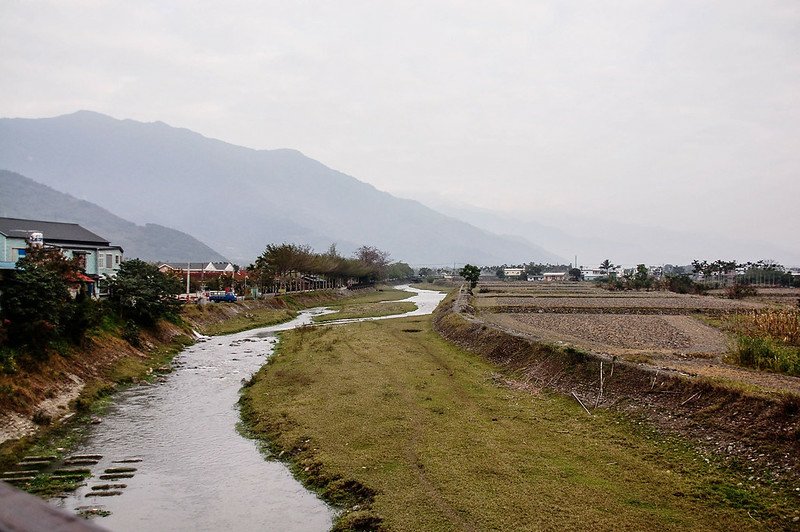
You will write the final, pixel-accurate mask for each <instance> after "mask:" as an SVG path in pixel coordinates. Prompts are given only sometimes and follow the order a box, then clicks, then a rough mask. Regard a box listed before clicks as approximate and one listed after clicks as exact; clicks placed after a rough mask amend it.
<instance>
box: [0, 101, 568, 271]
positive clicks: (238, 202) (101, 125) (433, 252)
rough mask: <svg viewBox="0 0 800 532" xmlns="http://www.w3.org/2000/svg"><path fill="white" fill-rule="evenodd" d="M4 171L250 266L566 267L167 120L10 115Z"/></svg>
mask: <svg viewBox="0 0 800 532" xmlns="http://www.w3.org/2000/svg"><path fill="white" fill-rule="evenodd" d="M0 167H4V168H8V169H11V170H14V171H17V172H20V173H22V174H24V175H27V176H30V177H32V178H34V179H36V180H37V181H40V182H42V183H45V184H47V185H49V186H52V187H53V188H56V189H58V190H62V191H65V192H68V193H70V194H73V195H75V196H77V197H81V198H86V199H90V200H91V201H93V202H96V203H97V204H99V205H101V206H103V207H105V208H107V209H109V210H111V211H113V212H115V213H118V214H119V215H120V216H123V217H124V218H127V219H130V220H133V221H135V222H138V223H142V222H143V221H145V220H147V221H153V222H157V223H160V224H164V225H169V226H173V227H176V228H178V229H181V230H183V231H187V232H189V233H191V234H193V235H196V236H197V237H198V238H200V239H201V240H203V241H205V242H208V243H209V244H210V245H211V246H212V247H214V248H215V249H217V250H219V251H220V252H221V253H223V254H224V255H226V256H228V257H229V258H231V259H234V260H237V261H240V262H246V261H250V260H252V259H253V258H254V257H255V256H256V255H257V254H259V253H260V252H261V251H262V250H263V248H264V246H265V245H266V244H267V243H270V242H282V241H294V242H298V243H308V244H310V245H311V246H313V247H314V248H315V249H318V250H322V249H325V248H327V246H328V245H329V244H331V243H332V242H335V243H336V244H337V246H338V247H339V249H340V251H342V252H344V253H349V252H351V251H352V250H354V249H355V247H357V246H359V245H361V244H369V245H375V246H378V247H380V248H382V249H385V250H387V251H389V252H390V253H391V254H392V256H393V257H394V258H395V259H402V260H405V261H409V262H412V263H416V264H436V263H445V264H446V263H452V262H459V263H461V262H476V263H483V264H493V263H503V262H519V261H523V260H524V261H529V260H539V261H550V260H557V257H555V256H554V255H553V254H551V253H549V252H548V251H546V250H544V249H542V248H541V247H539V246H536V245H534V244H530V243H529V242H524V241H523V242H521V241H519V240H515V239H509V238H506V237H502V236H498V235H495V234H491V233H489V232H487V231H484V230H481V229H478V228H476V227H474V226H473V225H470V224H468V223H465V222H461V221H458V220H456V219H454V218H450V217H447V216H444V215H442V214H439V213H437V212H435V211H434V210H432V209H430V208H428V207H425V206H423V205H422V204H420V203H418V202H415V201H411V200H404V199H399V198H396V197H394V196H392V195H390V194H387V193H385V192H381V191H379V190H377V189H375V188H374V187H372V186H371V185H368V184H365V183H363V182H361V181H358V180H357V179H355V178H353V177H350V176H348V175H345V174H343V173H341V172H337V171H335V170H332V169H330V168H328V167H326V166H325V165H323V164H321V163H319V162H317V161H314V160H313V159H310V158H308V157H306V156H304V155H303V154H301V153H300V152H297V151H295V150H286V149H280V150H253V149H249V148H243V147H240V146H234V145H232V144H227V143H225V142H222V141H219V140H214V139H209V138H206V137H203V136H202V135H200V134H198V133H194V132H192V131H189V130H186V129H178V128H173V127H170V126H168V125H166V124H163V123H160V122H156V123H141V122H136V121H133V120H116V119H113V118H110V117H107V116H104V115H101V114H98V113H92V112H88V111H81V112H77V113H74V114H71V115H65V116H60V117H56V118H46V119H0ZM529 236H530V235H529ZM530 237H531V238H532V239H535V238H534V237H533V236H530Z"/></svg>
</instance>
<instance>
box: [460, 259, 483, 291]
mask: <svg viewBox="0 0 800 532" xmlns="http://www.w3.org/2000/svg"><path fill="white" fill-rule="evenodd" d="M458 274H459V275H460V276H461V277H463V278H464V280H466V281H468V282H469V287H470V288H475V287H476V286H477V285H478V279H479V278H480V276H481V269H480V268H478V267H477V266H473V265H472V264H465V265H464V267H463V268H461V270H460V271H459V272H458Z"/></svg>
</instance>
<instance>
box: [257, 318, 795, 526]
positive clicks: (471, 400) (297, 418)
mask: <svg viewBox="0 0 800 532" xmlns="http://www.w3.org/2000/svg"><path fill="white" fill-rule="evenodd" d="M505 383H506V381H505V380H504V378H503V376H502V375H501V374H499V373H498V369H497V367H495V366H493V365H491V364H489V363H488V362H486V361H485V360H484V359H482V358H480V357H478V356H476V355H473V354H470V353H468V352H465V351H463V350H461V349H459V348H457V347H455V346H453V345H452V344H450V343H448V342H446V341H444V340H443V339H442V338H441V337H439V336H438V335H437V334H436V333H435V332H434V331H432V329H431V325H430V318H429V317H416V318H404V319H397V320H385V321H379V322H363V323H358V324H352V325H346V326H342V327H325V328H313V329H298V330H295V331H291V332H287V333H285V334H284V335H283V336H282V341H281V344H280V345H279V348H278V352H277V353H276V355H275V356H274V357H273V359H271V361H270V362H269V364H268V365H267V366H265V367H264V368H262V370H261V371H260V372H259V373H258V374H257V375H256V376H255V377H254V378H253V380H252V381H251V383H250V384H249V385H248V387H247V388H246V389H245V391H244V394H243V397H242V410H243V416H244V417H245V419H246V420H247V421H248V423H249V425H250V427H251V428H252V429H253V431H254V432H255V433H256V434H257V435H260V437H262V438H263V439H265V440H266V441H267V442H268V443H269V444H270V445H271V446H272V448H273V450H274V451H275V452H276V453H280V454H279V456H281V457H282V458H287V459H288V461H289V463H290V465H291V467H292V468H293V471H294V473H295V474H296V475H297V476H298V477H299V478H301V479H302V480H303V481H304V482H305V483H306V484H307V485H309V486H311V487H313V488H315V489H317V490H319V492H320V493H321V494H322V495H323V497H325V498H326V499H327V500H329V501H332V502H334V503H336V504H339V505H342V506H344V507H346V510H345V511H344V513H343V514H342V515H341V516H340V518H339V520H338V522H337V525H336V526H337V527H339V528H342V529H348V528H357V527H358V526H371V527H376V526H383V527H385V528H388V529H393V530H448V529H463V530H484V529H500V530H537V529H582V530H597V529H606V530H610V529H614V530H656V529H658V530H687V529H690V530H719V529H758V528H761V527H763V526H765V524H766V525H767V526H769V525H775V524H776V522H775V521H769V520H770V519H775V517H774V516H775V515H776V514H777V513H783V514H784V515H785V514H786V511H785V508H786V507H787V506H788V504H787V503H785V502H783V500H782V499H779V498H778V497H777V496H772V495H769V494H768V493H765V492H764V491H762V490H761V488H751V487H750V486H749V485H747V482H746V481H744V482H745V484H744V485H743V484H741V483H740V482H741V480H740V479H738V478H736V477H734V476H732V475H731V474H729V473H727V472H725V471H723V470H722V469H719V468H717V467H716V466H714V465H708V464H706V462H705V461H704V460H703V459H702V458H701V457H699V456H698V455H697V454H695V453H694V452H693V451H691V450H689V448H688V446H686V445H685V444H684V443H681V442H680V441H676V440H666V439H662V438H660V437H658V436H657V435H656V434H654V433H651V432H648V431H646V430H643V429H641V428H639V427H637V426H635V425H634V424H631V423H629V422H627V421H625V420H624V419H622V418H621V417H619V416H618V415H615V414H613V413H609V412H596V413H595V415H593V416H588V415H587V414H586V413H585V412H584V411H583V410H582V409H581V407H580V406H579V405H577V404H576V403H575V401H573V400H572V399H569V398H565V397H562V396H555V395H544V394H542V395H531V394H530V392H526V391H520V390H515V389H513V388H511V387H509V386H507V385H506V384H505ZM789 514H790V517H789V519H791V512H789ZM788 523H790V521H783V520H781V521H779V522H778V525H779V526H780V525H784V526H785V524H788Z"/></svg>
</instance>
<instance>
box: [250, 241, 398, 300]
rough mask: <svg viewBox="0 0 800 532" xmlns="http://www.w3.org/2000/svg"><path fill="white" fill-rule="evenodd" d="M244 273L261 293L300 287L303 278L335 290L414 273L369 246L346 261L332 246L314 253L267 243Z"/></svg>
mask: <svg viewBox="0 0 800 532" xmlns="http://www.w3.org/2000/svg"><path fill="white" fill-rule="evenodd" d="M247 270H248V272H251V273H250V275H251V279H252V280H253V282H254V283H255V284H257V285H258V287H259V289H260V290H261V291H276V290H277V289H283V290H292V289H297V288H298V287H304V286H305V283H306V281H305V280H304V279H303V278H302V277H303V276H314V277H318V278H321V279H324V280H325V281H326V282H327V283H328V284H329V285H330V286H334V287H339V286H346V285H347V284H349V283H357V284H366V283H372V282H375V281H381V280H384V279H404V278H408V277H410V276H411V275H413V273H414V271H413V269H412V268H411V267H410V266H409V265H408V264H406V263H403V262H395V263H390V261H389V253H387V252H385V251H382V250H380V249H378V248H376V247H373V246H361V247H360V248H358V249H357V250H356V251H355V253H354V255H353V257H350V258H346V257H343V256H341V255H340V254H339V253H338V251H337V250H336V246H335V245H331V247H330V248H328V251H327V252H325V253H316V252H314V251H313V250H312V249H311V247H310V246H307V245H298V244H287V243H283V244H269V245H268V246H267V247H266V249H265V250H264V252H263V253H262V254H261V255H259V256H258V258H257V259H256V261H255V262H254V263H253V264H251V265H250V266H248V267H247Z"/></svg>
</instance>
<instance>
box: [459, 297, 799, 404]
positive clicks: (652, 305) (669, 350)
mask: <svg viewBox="0 0 800 532" xmlns="http://www.w3.org/2000/svg"><path fill="white" fill-rule="evenodd" d="M475 295H476V298H475V303H474V305H475V309H476V312H477V314H478V316H479V317H480V319H481V320H483V321H486V322H488V323H492V324H494V325H497V326H499V327H501V328H502V329H505V330H509V331H513V332H516V333H521V334H523V335H525V336H528V337H531V338H534V339H537V340H541V341H544V342H548V343H554V344H557V345H566V346H572V347H575V348H578V349H582V350H586V351H590V352H594V353H601V354H606V355H612V356H618V357H621V358H623V359H626V360H629V361H632V362H638V363H643V364H648V365H652V366H654V367H657V368H663V369H667V370H674V371H678V372H682V373H686V374H690V375H698V376H702V377H707V378H710V379H714V380H719V381H728V382H733V383H736V384H737V385H744V386H745V387H747V388H751V389H753V390H755V391H761V392H766V393H773V392H782V391H790V392H794V393H797V394H800V379H798V378H796V377H790V376H785V375H780V374H777V373H770V372H763V371H754V370H750V369H747V368H742V367H740V366H736V365H732V364H728V363H726V358H727V357H728V354H729V352H730V351H731V349H732V346H733V343H734V342H735V339H734V338H733V336H732V335H730V334H729V333H727V332H726V331H725V330H724V329H723V328H720V327H718V326H716V325H720V317H726V316H732V315H735V314H737V313H742V312H745V313H746V312H753V311H758V310H761V309H768V308H776V307H786V306H788V305H787V303H792V302H794V301H796V298H795V296H796V295H798V291H797V290H781V289H778V290H775V291H774V293H771V292H770V291H768V290H762V291H761V293H760V294H759V295H758V296H756V297H753V298H748V300H744V301H742V300H731V299H723V298H722V297H721V295H722V294H721V293H720V294H719V295H708V296H700V295H681V294H675V293H672V292H630V291H628V292H609V291H607V290H603V289H601V288H596V287H594V286H591V285H589V284H588V283H552V284H544V283H515V282H497V283H484V284H482V285H481V288H480V290H476V291H475Z"/></svg>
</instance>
